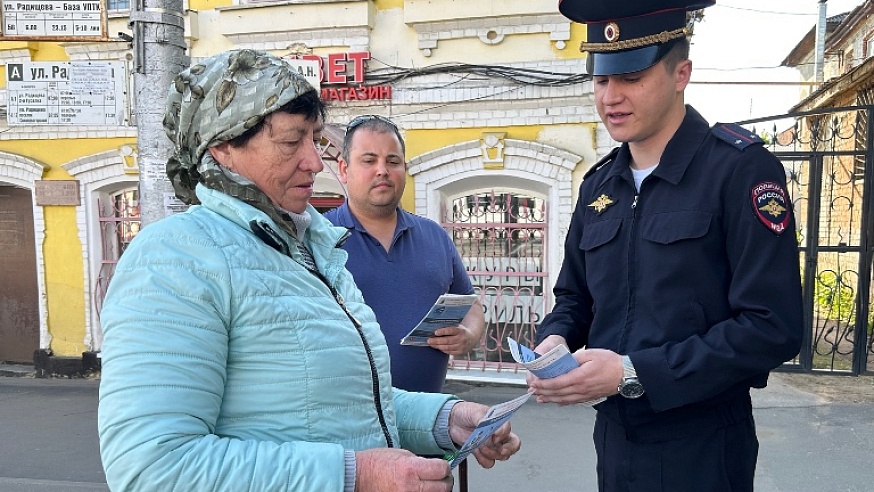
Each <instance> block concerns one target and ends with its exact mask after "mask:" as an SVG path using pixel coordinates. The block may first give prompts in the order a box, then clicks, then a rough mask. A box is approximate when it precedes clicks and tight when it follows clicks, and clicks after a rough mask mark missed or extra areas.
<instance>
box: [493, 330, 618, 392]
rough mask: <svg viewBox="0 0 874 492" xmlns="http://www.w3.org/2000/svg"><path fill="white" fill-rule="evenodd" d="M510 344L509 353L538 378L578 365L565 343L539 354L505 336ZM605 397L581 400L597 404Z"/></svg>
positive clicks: (552, 376)
mask: <svg viewBox="0 0 874 492" xmlns="http://www.w3.org/2000/svg"><path fill="white" fill-rule="evenodd" d="M507 344H509V345H510V354H511V355H512V356H513V359H514V360H515V361H516V362H518V363H519V364H522V365H523V366H524V367H525V369H528V371H529V372H530V373H531V374H534V375H535V376H537V377H538V378H540V379H551V378H554V377H558V376H561V375H562V374H564V373H566V372H568V371H571V370H573V369H576V368H577V367H580V364H579V363H578V362H577V359H575V358H574V356H573V354H571V353H570V350H568V348H567V346H566V345H556V346H555V347H553V348H552V349H551V350H550V351H549V352H547V353H545V354H543V355H539V354H538V353H537V352H535V351H533V350H531V349H530V348H528V347H526V346H524V345H520V344H519V342H517V341H516V340H513V339H512V338H510V337H507ZM604 400H606V398H598V399H595V400H590V401H584V402H581V404H583V405H589V406H591V405H597V404H598V403H601V402H602V401H604Z"/></svg>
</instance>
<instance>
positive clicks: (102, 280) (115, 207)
mask: <svg viewBox="0 0 874 492" xmlns="http://www.w3.org/2000/svg"><path fill="white" fill-rule="evenodd" d="M97 209H98V213H99V215H100V244H101V251H102V255H103V256H102V258H101V260H100V270H99V271H98V273H97V281H96V282H95V286H94V307H95V309H96V311H97V313H100V310H101V308H102V307H103V299H104V298H105V297H106V289H107V288H109V281H110V280H112V274H113V273H114V272H115V265H116V264H117V263H118V259H119V258H121V255H122V253H124V250H125V249H126V248H127V246H128V245H129V244H130V242H131V241H133V239H134V236H136V235H137V233H138V232H140V192H139V191H138V190H137V189H130V190H125V191H121V192H119V193H116V194H114V195H112V196H110V197H109V199H108V200H103V199H99V200H98V201H97Z"/></svg>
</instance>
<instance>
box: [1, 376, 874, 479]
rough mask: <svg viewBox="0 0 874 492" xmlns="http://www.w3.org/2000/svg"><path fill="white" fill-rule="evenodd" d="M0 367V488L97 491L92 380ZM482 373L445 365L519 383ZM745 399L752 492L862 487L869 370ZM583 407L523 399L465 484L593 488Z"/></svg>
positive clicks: (868, 448)
mask: <svg viewBox="0 0 874 492" xmlns="http://www.w3.org/2000/svg"><path fill="white" fill-rule="evenodd" d="M0 375H5V376H19V377H0V416H2V425H0V491H2V492H37V491H39V492H106V491H107V490H108V488H107V487H106V485H105V479H104V476H103V471H102V468H101V466H100V458H99V447H98V443H97V436H96V416H97V392H98V384H99V382H98V381H97V380H96V379H58V378H56V379H35V378H33V377H32V368H28V367H26V366H19V367H11V366H8V365H3V364H0ZM492 376H493V377H492V378H491V380H490V381H489V382H487V383H482V382H471V381H470V380H469V374H467V373H460V374H459V373H457V372H453V373H452V374H451V375H450V377H451V380H450V382H448V383H447V387H446V390H447V391H448V392H452V393H455V394H457V395H458V396H460V397H462V398H465V399H469V400H473V401H479V402H482V403H485V404H489V405H493V404H496V403H500V402H503V401H507V400H509V399H511V398H514V397H516V396H518V395H520V394H522V393H523V392H524V391H525V387H524V383H523V381H522V379H521V377H519V376H512V375H510V376H508V375H506V374H504V375H497V374H495V375H492ZM809 378H815V383H811V382H809V381H808V379H809ZM799 386H800V387H799ZM753 401H754V407H755V417H756V421H757V423H758V429H759V440H760V443H761V450H760V456H759V466H758V469H757V473H756V491H757V492H822V491H824V490H828V491H829V492H871V491H874V480H872V459H871V457H872V456H874V378H872V377H870V376H865V377H859V378H853V377H838V376H819V375H817V376H809V375H793V374H786V373H778V374H775V375H774V376H773V377H772V381H771V384H770V385H769V386H768V388H766V389H764V390H758V391H756V392H754V393H753ZM594 416H595V413H594V410H592V409H591V408H587V407H580V406H567V407H558V406H555V405H540V404H537V403H535V402H533V401H529V402H528V403H526V404H525V405H524V406H523V407H522V408H520V409H519V411H518V412H517V413H516V414H515V415H514V416H513V418H512V420H511V422H512V425H513V429H514V431H515V432H516V433H517V434H519V436H520V437H521V438H522V449H521V451H520V452H519V453H518V454H517V455H516V456H514V457H513V458H512V459H511V460H510V461H508V462H503V463H498V464H497V465H496V466H495V467H494V468H493V469H491V470H484V469H482V468H480V467H479V465H477V464H476V463H475V462H472V463H471V464H470V466H469V470H470V471H469V490H470V491H471V492H486V491H491V490H502V491H512V492H516V491H519V492H523V491H526V492H527V491H535V492H565V491H581V492H583V491H585V492H589V491H595V490H597V487H596V485H595V471H594V466H595V465H594V464H595V457H594V449H593V446H592V442H591V429H592V425H593V422H594ZM471 461H472V460H471ZM690 466H694V464H690ZM457 489H458V487H457V486H456V490H457ZM195 492H196V491H195ZM702 492H707V491H702Z"/></svg>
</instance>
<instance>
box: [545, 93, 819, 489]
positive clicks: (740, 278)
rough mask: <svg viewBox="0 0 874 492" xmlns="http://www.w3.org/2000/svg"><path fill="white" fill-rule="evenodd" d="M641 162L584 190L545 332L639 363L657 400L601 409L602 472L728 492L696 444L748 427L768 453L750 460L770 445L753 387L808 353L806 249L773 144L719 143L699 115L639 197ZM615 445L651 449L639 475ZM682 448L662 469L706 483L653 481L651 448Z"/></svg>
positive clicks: (726, 136)
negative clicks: (619, 440)
mask: <svg viewBox="0 0 874 492" xmlns="http://www.w3.org/2000/svg"><path fill="white" fill-rule="evenodd" d="M630 158H631V155H630V153H629V151H628V146H627V144H626V145H623V146H622V147H620V148H618V149H616V150H614V151H613V152H612V153H611V154H610V155H608V156H607V157H606V158H605V159H604V160H603V161H602V162H600V163H599V164H598V165H596V168H595V169H594V171H593V172H591V173H590V174H589V175H587V176H586V177H585V178H584V180H583V183H582V185H581V187H580V192H579V200H578V202H577V206H576V210H575V211H574V214H573V219H572V222H571V226H570V229H569V231H568V235H567V239H566V242H565V258H564V264H563V266H562V269H561V273H560V274H559V277H558V280H557V282H556V285H555V289H554V292H555V297H556V304H555V308H554V309H553V311H552V312H551V313H550V314H549V315H548V316H547V317H546V318H545V319H544V321H543V323H542V324H541V325H540V327H539V329H538V334H537V338H538V342H539V341H541V340H543V338H545V337H547V336H549V335H552V334H556V335H561V336H563V337H565V339H566V340H567V342H568V346H569V347H570V349H571V350H577V349H579V348H581V347H583V346H586V347H588V348H605V349H609V350H612V351H614V352H616V353H619V354H627V355H629V357H630V358H631V360H632V361H633V363H634V367H635V369H636V371H637V375H638V377H639V378H640V381H641V383H642V385H643V388H645V393H644V395H643V396H642V397H641V398H637V399H626V398H623V397H621V396H619V395H616V396H613V397H610V398H608V399H607V401H605V402H604V403H602V404H600V405H598V406H597V407H596V408H597V410H598V420H599V425H598V426H596V447H598V448H599V469H602V468H604V465H605V464H606V465H609V466H617V467H619V469H618V470H617V473H618V474H620V475H622V476H619V477H613V478H614V479H616V480H628V481H629V482H630V483H631V484H632V485H633V484H634V480H633V478H635V477H637V478H639V479H640V480H639V482H640V483H637V484H636V485H638V486H631V487H630V488H628V490H635V491H636V490H647V491H648V490H652V491H669V492H678V491H707V492H711V491H715V490H723V489H720V488H709V486H708V485H707V483H708V482H707V478H706V477H707V476H708V475H711V474H714V473H718V474H723V473H725V471H724V470H719V469H711V468H709V467H708V465H709V463H708V462H707V459H708V457H710V455H709V454H708V453H706V452H704V450H703V449H701V448H696V447H692V446H691V443H690V442H689V440H688V438H696V437H699V436H712V435H714V433H716V435H721V434H720V432H722V433H723V434H724V430H725V429H726V428H728V427H732V428H733V430H732V432H733V433H734V434H735V436H733V437H738V436H737V434H738V433H741V432H745V433H746V434H747V435H748V437H749V434H750V432H752V435H751V439H752V442H750V439H741V440H740V442H738V443H736V445H737V446H740V447H744V446H746V447H749V446H751V445H755V429H754V427H753V426H752V408H751V405H750V396H749V389H750V388H751V387H758V388H760V387H764V386H765V384H766V382H767V377H768V371H770V370H771V369H773V368H774V367H776V366H779V365H780V364H781V363H782V362H784V361H786V360H788V359H790V358H792V357H793V356H794V355H795V354H797V353H798V350H799V347H800V343H801V337H802V305H801V280H800V274H799V258H798V243H797V239H796V235H795V231H796V229H795V221H794V218H793V215H792V207H791V202H790V200H789V199H788V197H787V195H786V192H785V183H786V175H785V172H784V170H783V167H782V166H781V164H780V163H779V161H778V160H777V159H776V158H775V157H774V156H773V155H772V154H771V153H770V152H768V151H767V150H766V149H765V148H764V147H763V146H762V144H761V140H759V139H758V138H757V137H755V136H754V135H751V134H750V133H749V132H747V131H746V130H744V129H743V128H741V127H738V126H736V125H717V126H716V127H714V128H713V129H711V128H710V127H709V126H708V124H707V122H706V121H705V120H704V119H703V118H702V117H701V116H700V115H699V114H698V113H697V112H696V111H695V110H694V109H693V108H691V107H689V106H687V108H686V118H685V120H684V121H683V124H682V125H681V126H680V128H679V129H678V130H677V133H676V134H675V135H674V137H673V138H672V139H671V141H670V142H669V143H668V145H667V148H666V149H665V151H664V154H663V155H662V159H661V162H660V163H659V165H658V167H656V168H655V170H654V171H653V172H652V174H651V175H650V176H648V177H647V178H646V179H645V180H644V181H643V183H642V184H641V188H640V192H639V193H638V192H637V191H636V189H635V186H634V179H633V177H632V174H631V170H630V168H629V163H630ZM605 419H606V420H605ZM737 424H741V425H742V426H744V427H743V429H742V430H741V429H737V428H736V425H737ZM733 426H734V427H733ZM598 432H601V434H602V436H601V439H600V440H599V439H598ZM610 433H619V434H621V435H622V436H623V437H624V438H625V439H626V440H627V441H628V442H629V443H635V444H643V445H644V446H637V448H638V454H637V455H634V456H636V459H634V460H632V461H633V462H630V461H628V460H629V456H628V455H629V453H630V452H631V451H629V450H628V449H625V448H624V447H620V448H618V449H616V448H613V447H611V446H610V445H609V444H608V442H609V441H610V440H609V439H606V440H605V437H606V436H607V435H610ZM728 437H729V438H730V437H732V436H728ZM695 440H696V439H693V441H695ZM671 441H677V442H678V443H684V445H678V443H674V445H673V446H675V447H678V449H676V450H674V451H672V452H670V453H669V455H668V456H664V457H663V458H661V459H664V458H669V459H671V460H684V459H688V460H689V461H688V462H687V464H685V465H684V466H688V467H694V468H697V469H699V470H700V475H701V476H700V477H698V478H696V482H695V483H691V484H680V485H673V486H669V485H670V482H666V484H665V485H662V483H660V482H659V481H657V480H653V473H654V472H655V471H658V473H657V475H660V474H661V473H662V472H661V471H659V469H660V468H663V467H666V466H667V465H666V464H661V463H660V462H656V463H652V460H651V459H645V458H644V456H647V452H648V451H646V450H650V451H651V450H653V449H654V448H659V447H661V448H662V449H664V447H665V446H668V447H671V446H672V445H671V443H670V442H671ZM647 444H648V445H649V446H646V445H647ZM632 447H634V446H632ZM687 447H688V448H690V449H688V451H689V452H686V450H685V449H684V448H687ZM614 451H615V454H614V453H613V452H614ZM755 451H756V450H755V448H752V449H746V453H744V452H738V454H737V455H736V459H737V460H740V459H741V457H742V456H744V454H746V455H748V454H749V453H750V452H752V453H753V455H752V462H751V463H749V462H747V463H746V465H745V466H747V467H749V466H750V465H751V466H752V467H753V468H754V467H755ZM604 452H606V453H607V454H602V453H604ZM720 452H722V451H721V449H720ZM650 454H651V455H652V456H651V457H652V458H653V459H654V457H655V456H656V455H657V454H658V453H654V454H653V453H650ZM710 454H712V453H710ZM712 458H713V459H714V460H717V461H719V462H720V463H721V461H722V458H721V457H719V456H712ZM605 461H606V463H605ZM623 463H624V464H625V466H623ZM736 464H737V465H738V466H740V464H739V463H736ZM650 468H653V469H654V470H650ZM599 471H600V470H599ZM717 478H719V477H717ZM751 478H752V475H750V479H751ZM599 479H600V480H607V479H609V477H600V478H599ZM669 479H670V477H663V478H662V480H669ZM714 486H715V485H714ZM751 486H752V484H751V483H750V484H749V487H751ZM602 490H625V489H614V488H609V487H607V488H604V487H602ZM726 490H751V488H750V489H747V488H743V487H739V488H732V489H726Z"/></svg>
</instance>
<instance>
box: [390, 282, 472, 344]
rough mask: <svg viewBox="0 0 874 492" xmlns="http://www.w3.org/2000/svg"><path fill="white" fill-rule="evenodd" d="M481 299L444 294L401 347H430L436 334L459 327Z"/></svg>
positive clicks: (408, 335)
mask: <svg viewBox="0 0 874 492" xmlns="http://www.w3.org/2000/svg"><path fill="white" fill-rule="evenodd" d="M478 298H479V296H478V295H476V294H443V295H442V296H440V297H439V298H438V299H437V302H435V303H434V305H433V306H431V309H430V310H429V311H428V314H426V315H425V317H424V318H422V321H419V324H417V325H416V326H415V327H414V328H413V329H412V330H410V332H409V333H407V335H406V336H405V337H404V338H402V339H401V345H414V346H420V347H421V346H424V347H427V346H428V339H429V338H431V337H433V336H434V332H435V331H437V330H439V329H440V328H444V327H446V326H458V325H459V324H460V323H461V320H463V319H464V317H465V316H467V312H468V311H470V308H471V306H473V304H474V303H475V302H476V300H477V299H478Z"/></svg>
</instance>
